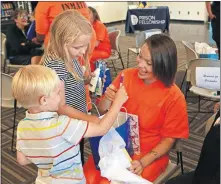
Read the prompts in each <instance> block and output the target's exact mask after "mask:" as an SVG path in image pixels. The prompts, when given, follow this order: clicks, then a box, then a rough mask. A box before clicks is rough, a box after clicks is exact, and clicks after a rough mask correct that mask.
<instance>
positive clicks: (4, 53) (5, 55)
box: [1, 33, 7, 62]
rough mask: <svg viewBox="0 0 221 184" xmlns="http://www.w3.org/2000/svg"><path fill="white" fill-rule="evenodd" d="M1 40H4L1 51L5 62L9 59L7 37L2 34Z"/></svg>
mask: <svg viewBox="0 0 221 184" xmlns="http://www.w3.org/2000/svg"><path fill="white" fill-rule="evenodd" d="M1 40H2V50H1V59H2V61H4V62H5V60H6V59H7V50H6V35H5V34H4V33H1Z"/></svg>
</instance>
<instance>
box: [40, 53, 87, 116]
mask: <svg viewBox="0 0 221 184" xmlns="http://www.w3.org/2000/svg"><path fill="white" fill-rule="evenodd" d="M43 65H44V66H47V67H49V68H51V69H53V70H55V71H56V72H57V74H58V76H59V78H60V80H62V81H64V85H65V99H66V104H67V105H69V106H71V107H74V108H75V109H77V110H79V111H81V112H85V113H86V112H87V104H86V92H85V86H84V81H83V80H76V79H75V78H74V76H73V75H72V74H71V73H70V72H68V71H67V69H66V67H65V64H64V62H63V61H61V60H58V59H57V60H55V59H53V58H51V57H50V56H46V57H45V60H44V63H43ZM73 66H74V70H75V71H76V73H77V74H78V76H79V77H80V78H82V79H83V72H82V67H81V65H80V63H79V62H78V61H77V60H73Z"/></svg>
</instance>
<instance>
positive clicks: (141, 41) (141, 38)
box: [127, 29, 162, 68]
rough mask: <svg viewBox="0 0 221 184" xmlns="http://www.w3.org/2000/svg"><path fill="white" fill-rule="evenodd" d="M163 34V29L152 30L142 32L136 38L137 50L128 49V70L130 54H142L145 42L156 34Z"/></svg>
mask: <svg viewBox="0 0 221 184" xmlns="http://www.w3.org/2000/svg"><path fill="white" fill-rule="evenodd" d="M161 33H162V30H161V29H150V30H146V31H141V32H139V33H138V34H137V35H136V36H135V42H136V47H135V48H128V50H127V68H128V66H129V55H130V52H132V53H133V54H136V55H138V54H139V53H140V47H141V46H142V45H143V44H144V42H145V40H146V39H147V38H148V37H150V36H152V35H154V34H161Z"/></svg>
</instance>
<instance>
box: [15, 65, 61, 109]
mask: <svg viewBox="0 0 221 184" xmlns="http://www.w3.org/2000/svg"><path fill="white" fill-rule="evenodd" d="M59 83H60V80H59V77H58V75H57V73H56V72H55V71H54V70H52V69H50V68H48V67H45V66H41V65H27V66H25V67H23V68H21V69H19V71H18V72H17V73H16V74H15V76H14V77H13V81H12V93H13V96H14V98H15V99H17V101H18V102H19V103H20V104H21V105H22V106H23V107H24V108H27V109H28V108H30V107H36V106H39V98H40V97H41V96H49V95H50V93H51V92H53V91H54V90H55V89H56V87H58V85H59Z"/></svg>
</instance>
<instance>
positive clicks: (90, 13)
mask: <svg viewBox="0 0 221 184" xmlns="http://www.w3.org/2000/svg"><path fill="white" fill-rule="evenodd" d="M88 9H89V8H88ZM89 15H90V17H89V20H90V23H91V24H93V22H94V14H93V12H92V11H91V10H90V9H89Z"/></svg>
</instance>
